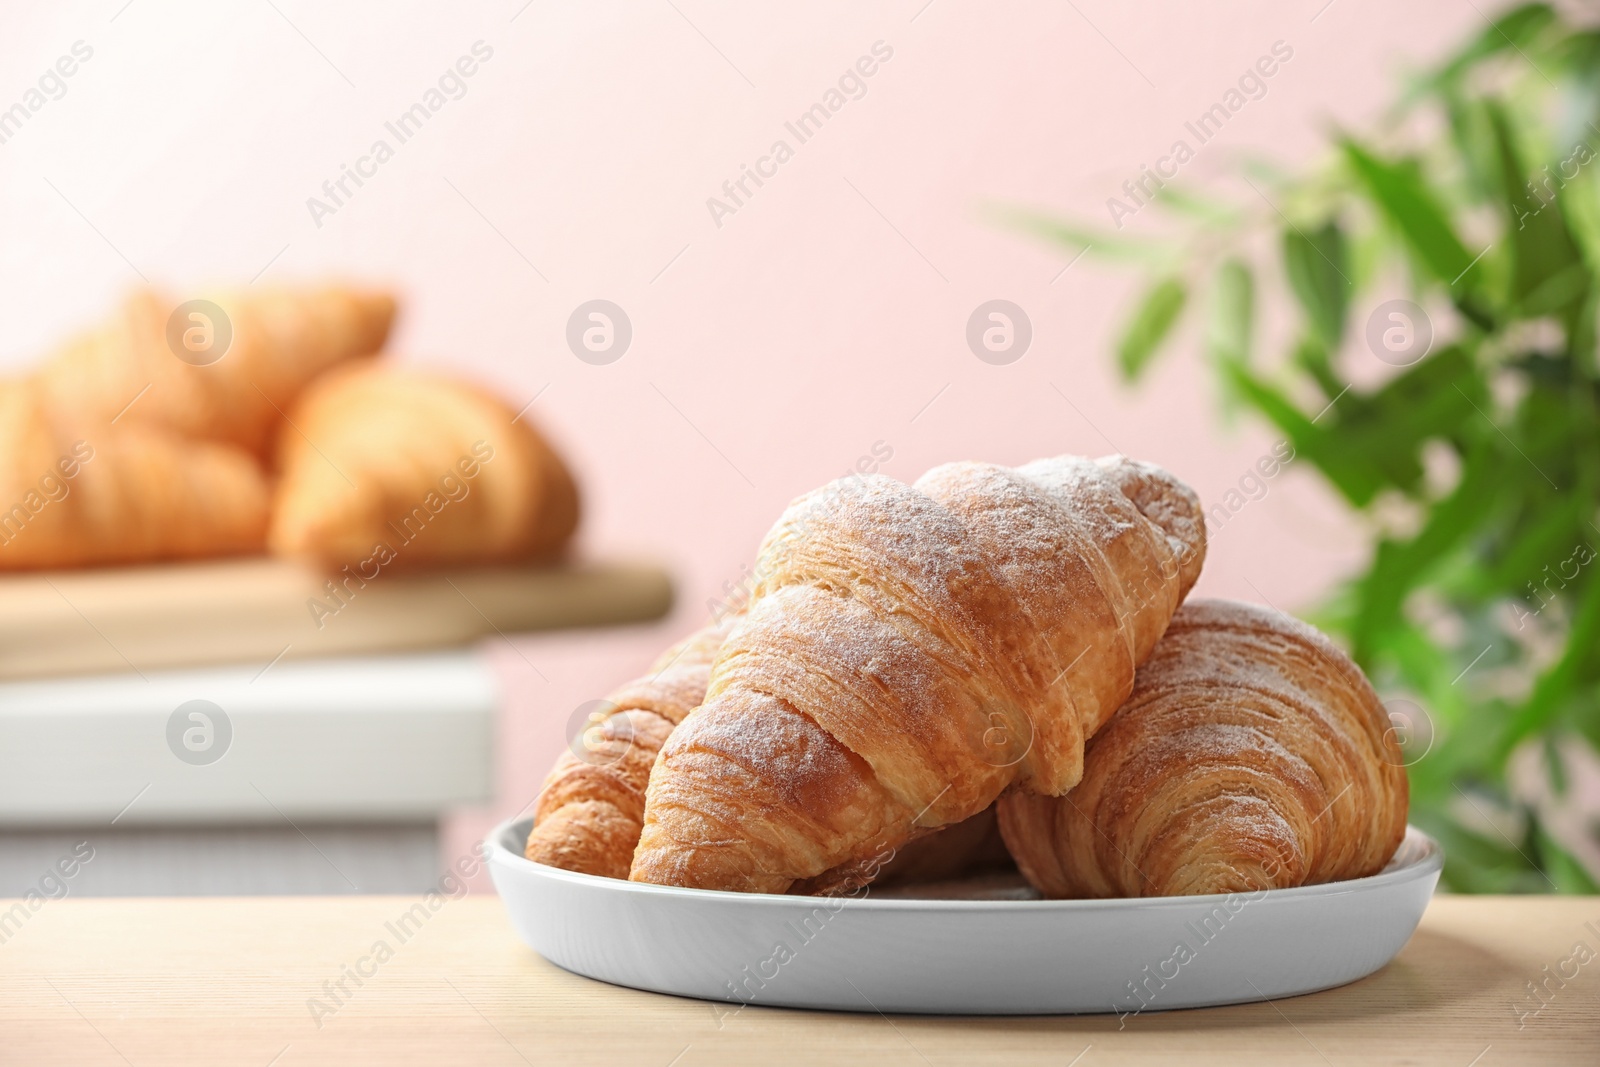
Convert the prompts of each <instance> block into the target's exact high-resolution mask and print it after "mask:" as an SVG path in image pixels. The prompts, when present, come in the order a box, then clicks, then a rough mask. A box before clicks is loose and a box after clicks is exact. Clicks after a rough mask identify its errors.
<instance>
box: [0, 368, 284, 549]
mask: <svg viewBox="0 0 1600 1067" xmlns="http://www.w3.org/2000/svg"><path fill="white" fill-rule="evenodd" d="M266 524H267V489H266V484H265V481H264V479H263V477H262V474H261V471H260V469H259V468H258V467H257V465H256V463H255V461H254V460H253V459H252V458H251V457H250V456H249V455H247V454H246V453H244V452H242V451H240V450H239V449H236V448H232V447H230V446H227V445H222V444H212V443H206V442H200V441H187V440H183V439H181V438H178V437H176V436H174V435H172V434H169V433H166V432H164V431H162V430H159V429H156V428H153V427H148V426H139V425H128V426H124V425H121V424H120V422H119V423H118V424H116V425H112V424H108V423H100V422H90V421H89V420H80V421H76V422H75V421H73V420H69V419H67V418H65V417H63V416H61V415H59V414H57V413H53V412H51V411H48V410H47V409H46V407H45V405H44V403H43V402H42V399H41V398H40V396H39V395H38V387H37V386H36V385H35V384H34V383H32V382H27V381H21V382H0V570H20V569H32V568H44V567H75V566H86V565H98V564H111V563H125V562H133V561H139V560H152V559H185V558H193V557H199V556H218V555H229V554H234V553H244V552H256V551H260V549H261V547H262V540H263V538H264V535H265V532H266Z"/></svg>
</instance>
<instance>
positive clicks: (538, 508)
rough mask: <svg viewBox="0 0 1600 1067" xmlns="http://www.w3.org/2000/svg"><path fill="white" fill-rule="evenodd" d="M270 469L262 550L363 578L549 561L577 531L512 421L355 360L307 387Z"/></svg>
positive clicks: (554, 461) (536, 451) (416, 377)
mask: <svg viewBox="0 0 1600 1067" xmlns="http://www.w3.org/2000/svg"><path fill="white" fill-rule="evenodd" d="M279 466H280V468H281V470H282V480H281V481H280V483H279V485H278V490H277V494H276V497H275V499H274V505H273V516H272V527H271V530H270V532H269V534H268V544H269V546H270V547H271V549H272V550H273V551H274V552H277V553H280V554H283V555H291V556H301V557H309V558H312V559H315V560H318V561H320V562H321V563H323V564H325V565H327V566H328V567H330V568H332V569H338V568H340V567H341V566H343V567H353V568H355V569H356V570H358V571H359V572H360V575H361V577H362V578H365V579H370V578H373V577H375V576H376V575H377V573H378V570H379V569H380V568H386V567H389V566H390V565H392V564H393V565H398V566H405V567H410V566H415V565H422V564H437V563H488V562H499V561H515V560H528V559H537V558H545V557H550V556H554V555H555V554H557V553H558V552H559V551H560V550H561V549H562V548H563V547H564V546H565V544H566V542H567V540H568V538H569V537H570V536H571V535H572V532H573V530H574V528H575V527H576V526H577V524H578V490H577V486H576V485H575V484H574V482H573V480H572V476H571V474H570V473H568V471H567V467H566V465H565V464H564V463H563V462H562V461H561V459H560V457H559V456H557V455H556V454H555V452H554V451H552V450H551V448H550V446H549V445H548V444H546V443H545V441H544V439H543V438H542V437H540V436H539V434H538V432H537V431H535V430H534V429H533V428H532V427H531V426H529V425H528V421H527V419H526V418H525V417H524V418H518V416H517V414H516V413H515V412H513V411H512V410H511V409H510V408H509V407H507V406H506V405H505V404H504V403H502V402H501V401H500V400H499V399H497V398H496V397H493V396H490V395H489V394H488V393H485V392H483V391H482V390H479V389H476V388H474V387H472V386H470V385H466V384H464V383H462V382H459V381H456V380H454V379H451V378H447V377H443V376H441V375H437V374H432V373H429V372H426V371H421V370H413V369H407V368H397V367H390V366H385V365H382V364H361V365H356V366H352V367H345V368H340V369H338V370H335V371H331V372H329V373H328V374H327V375H325V376H324V377H322V378H319V379H318V380H317V381H316V382H313V383H312V384H311V385H310V386H309V387H308V388H307V389H306V391H305V392H304V393H303V394H302V395H301V397H300V400H299V402H298V403H297V404H296V405H295V407H294V409H293V412H292V414H291V416H290V425H289V427H287V428H286V429H285V430H284V431H283V434H282V438H281V440H280V447H279Z"/></svg>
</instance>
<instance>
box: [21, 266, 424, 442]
mask: <svg viewBox="0 0 1600 1067" xmlns="http://www.w3.org/2000/svg"><path fill="white" fill-rule="evenodd" d="M207 304H210V305H211V306H210V307H207V306H205V305H207ZM186 309H189V310H186ZM219 310H220V312H221V314H220V315H219V314H217V313H216V312H217V311H219ZM394 315H395V301H394V298H393V297H392V296H390V295H389V294H387V293H379V292H363V291H360V290H355V289H345V288H333V287H330V288H322V289H307V290H290V289H279V290H263V291H260V292H254V291H251V292H242V293H236V294H226V293H219V294H216V295H215V296H213V297H211V298H210V300H209V301H189V302H187V303H185V304H183V305H177V304H175V303H174V302H172V301H170V300H167V299H164V298H163V297H161V296H160V295H158V294H156V293H155V292H153V291H150V290H142V291H140V292H137V293H135V294H134V295H133V296H131V297H129V298H128V299H127V300H126V301H125V302H124V303H123V305H122V306H121V307H120V308H118V309H117V311H116V313H115V314H113V315H112V316H111V317H110V318H108V319H107V320H106V321H105V322H103V323H101V324H100V325H99V326H97V327H95V328H94V329H93V330H90V331H89V332H88V333H85V334H83V335H81V336H79V337H76V338H74V339H73V340H71V341H69V342H68V343H67V344H66V345H65V346H63V347H62V348H61V349H60V350H59V351H58V352H57V353H56V354H55V355H54V356H52V357H51V358H50V359H49V360H47V361H46V362H45V363H44V365H43V366H41V367H40V368H39V369H38V371H37V378H38V381H39V384H40V386H41V388H42V389H43V391H44V395H45V400H46V403H47V404H49V405H50V406H51V407H53V408H55V409H57V410H61V411H72V412H76V413H77V414H79V415H82V416H84V417H85V418H88V419H94V420H98V421H100V422H102V423H107V422H110V421H111V420H112V419H113V418H115V419H117V422H118V423H119V424H121V423H124V422H128V423H136V424H139V425H145V426H157V427H160V428H162V429H166V430H171V431H173V432H175V433H178V434H181V435H183V436H185V437H195V438H200V439H202V440H207V441H224V442H227V443H228V444H233V445H238V446H239V447H240V448H243V449H245V450H246V451H248V452H251V453H253V454H254V455H256V456H257V457H259V458H262V459H265V458H266V457H267V455H268V453H269V451H270V449H271V446H272V443H273V440H274V439H275V437H276V433H277V428H278V426H279V424H280V423H281V422H282V421H283V415H284V410H285V409H286V408H287V407H288V405H289V404H290V403H292V402H293V400H294V398H295V396H296V395H297V394H298V393H299V392H300V390H301V389H303V388H304V387H305V386H306V384H307V383H308V382H310V381H311V379H313V378H315V377H316V376H317V375H318V374H321V373H322V372H323V371H325V370H328V369H329V368H331V367H334V366H336V365H338V364H340V363H343V362H345V361H346V360H351V359H364V358H370V357H372V356H375V355H377V353H378V350H379V349H381V348H382V347H383V344H384V341H385V340H386V339H387V338H388V336H389V327H390V325H391V324H392V323H393V321H394ZM135 398H137V399H135ZM119 416H120V417H119Z"/></svg>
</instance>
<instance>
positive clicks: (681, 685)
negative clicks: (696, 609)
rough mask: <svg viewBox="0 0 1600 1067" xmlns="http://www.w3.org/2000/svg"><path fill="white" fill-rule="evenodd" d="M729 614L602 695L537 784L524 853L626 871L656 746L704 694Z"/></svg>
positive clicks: (609, 874)
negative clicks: (642, 674)
mask: <svg viewBox="0 0 1600 1067" xmlns="http://www.w3.org/2000/svg"><path fill="white" fill-rule="evenodd" d="M735 619H737V615H730V616H728V617H726V618H723V619H721V620H719V621H717V622H714V623H712V624H711V625H709V626H706V627H705V628H703V629H701V630H698V631H696V632H695V633H693V634H691V635H690V636H688V637H687V638H685V639H684V640H682V641H680V642H678V644H676V645H674V646H673V647H672V648H669V649H668V650H667V651H666V652H664V653H662V655H661V658H660V659H658V660H656V662H655V664H654V665H653V666H652V667H651V668H650V673H649V674H648V675H647V676H646V677H643V678H640V679H637V680H636V681H633V682H630V683H628V684H627V685H625V686H623V687H622V688H621V689H618V690H617V691H616V692H615V693H612V694H611V696H610V697H608V698H607V699H606V700H604V701H602V702H600V707H599V708H598V709H596V711H595V712H594V713H591V716H590V719H589V722H588V723H587V724H586V725H585V728H584V730H583V732H582V733H580V734H579V736H578V737H576V738H574V739H573V744H572V746H571V748H570V749H569V751H567V752H564V753H562V755H561V758H560V759H559V760H557V761H556V765H555V768H554V769H553V770H552V771H551V772H550V774H549V776H548V777H547V778H546V779H545V782H544V786H543V788H542V789H540V791H539V800H538V805H537V807H536V808H535V810H534V825H533V830H532V832H530V833H529V834H528V844H527V849H526V855H527V857H528V858H529V859H531V860H534V861H536V862H538V863H543V864H546V865H548V866H551V867H560V868H562V869H564V870H568V871H578V872H580V873H583V874H595V875H600V876H602V877H606V878H627V877H628V865H629V863H630V862H632V860H633V850H634V847H635V846H636V845H638V843H639V828H640V826H641V825H643V822H644V792H645V786H646V784H647V783H648V782H649V780H650V768H651V766H652V765H653V764H654V763H655V759H656V753H657V752H659V751H660V750H661V745H662V743H663V742H664V741H665V740H666V739H667V735H668V734H670V733H671V732H672V729H673V727H675V726H676V725H677V724H678V723H680V722H682V721H683V717H684V716H685V715H687V714H689V712H690V711H692V710H693V709H694V708H695V707H697V706H698V705H699V704H700V702H701V701H702V700H704V699H705V695H706V682H707V680H708V679H709V678H710V676H711V661H712V659H713V658H714V657H715V656H716V654H717V650H718V649H720V648H721V647H722V642H723V640H724V639H725V638H726V637H727V636H728V631H729V629H731V628H732V626H733V623H734V621H735Z"/></svg>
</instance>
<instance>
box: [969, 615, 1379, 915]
mask: <svg viewBox="0 0 1600 1067" xmlns="http://www.w3.org/2000/svg"><path fill="white" fill-rule="evenodd" d="M1402 762H1403V761H1402V759H1401V755H1400V751H1399V748H1398V746H1397V745H1396V743H1395V739H1394V736H1393V731H1392V729H1391V727H1390V724H1389V720H1388V717H1387V716H1386V715H1385V713H1384V710H1383V706H1382V705H1381V704H1380V703H1379V702H1378V697H1377V695H1376V694H1375V693H1374V692H1373V691H1372V686H1371V685H1369V684H1368V683H1367V680H1366V678H1365V677H1364V676H1363V675H1362V673H1361V670H1360V668H1358V667H1357V666H1356V665H1355V664H1354V663H1352V662H1351V661H1350V659H1349V658H1348V657H1347V656H1345V654H1344V653H1343V652H1341V651H1339V650H1338V649H1337V648H1336V647H1334V645H1333V643H1332V642H1330V641H1329V640H1328V639H1327V638H1326V637H1324V636H1323V635H1322V634H1320V633H1318V632H1317V631H1316V630H1314V629H1312V628H1311V627H1310V626H1307V625H1306V624H1305V623H1302V622H1300V621H1298V620H1296V619H1292V618H1290V617H1288V616H1287V615H1283V614H1280V613H1278V612H1275V611H1270V610H1268V609H1266V608H1260V607H1255V606H1251V605H1246V604H1234V603H1228V602H1224V601H1195V602H1193V603H1191V604H1188V605H1186V606H1185V607H1184V608H1183V609H1182V610H1181V611H1179V612H1178V614H1177V615H1176V616H1175V617H1174V618H1173V620H1172V625H1171V626H1170V627H1169V628H1168V630H1167V635H1166V636H1165V637H1164V638H1162V640H1161V643H1160V644H1159V645H1157V646H1156V650H1155V653H1154V654H1153V655H1152V656H1151V657H1150V659H1149V661H1148V662H1146V663H1145V665H1144V666H1143V667H1141V668H1139V674H1138V680H1137V682H1136V684H1135V686H1134V690H1133V695H1132V697H1131V698H1130V699H1129V700H1128V702H1127V703H1126V704H1125V705H1123V707H1122V708H1121V710H1119V711H1118V712H1117V713H1116V715H1115V716H1114V717H1113V718H1112V719H1111V721H1110V722H1109V723H1107V724H1106V727H1105V728H1104V729H1103V730H1101V731H1100V732H1099V733H1098V734H1096V735H1095V736H1094V739H1093V740H1092V741H1090V742H1089V747H1088V751H1087V752H1086V753H1085V755H1084V773H1083V781H1081V782H1079V783H1078V785H1077V787H1076V788H1074V789H1073V790H1072V791H1071V792H1070V793H1068V794H1067V795H1066V796H1064V797H1059V798H1057V797H1042V796H1034V795H1027V794H1024V793H1021V792H1018V793H1012V794H1010V795H1008V796H1005V797H1003V798H1001V800H1000V805H999V811H1000V828H1001V833H1002V834H1003V836H1004V837H1005V841H1006V845H1007V847H1008V848H1009V849H1010V851H1011V854H1012V856H1013V857H1014V858H1015V859H1016V861H1017V865H1018V866H1019V867H1020V868H1021V869H1022V872H1023V874H1024V875H1026V876H1027V878H1028V880H1029V881H1030V882H1031V883H1032V884H1033V885H1034V887H1035V888H1037V889H1038V890H1039V891H1040V892H1041V893H1043V894H1044V895H1046V896H1050V897H1116V896H1130V897H1134V896H1178V895H1183V894H1194V893H1229V892H1245V891H1255V890H1260V889H1279V888H1285V887H1288V886H1297V885H1310V884H1314V883H1318V882H1331V881H1337V880H1339V879H1345V878H1359V877H1362V876H1364V875H1369V874H1374V873H1376V872H1377V871H1379V870H1382V869H1383V866H1384V864H1386V863H1388V861H1389V859H1390V857H1391V856H1393V855H1394V851H1395V849H1396V848H1397V847H1399V844H1400V840H1401V838H1402V837H1403V836H1404V835H1405V824H1406V800H1407V785H1406V774H1405V771H1404V769H1403V766H1402Z"/></svg>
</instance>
